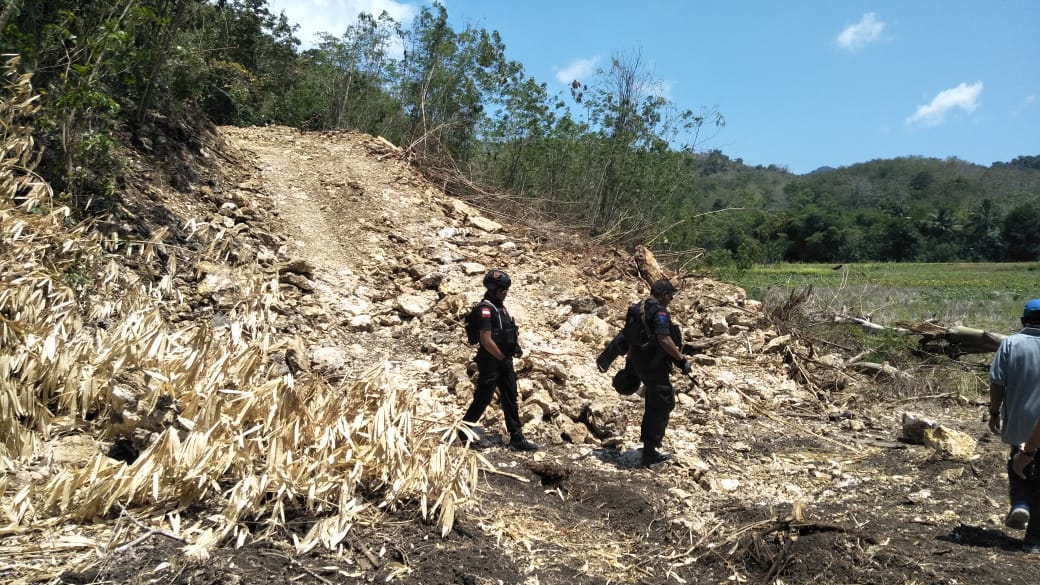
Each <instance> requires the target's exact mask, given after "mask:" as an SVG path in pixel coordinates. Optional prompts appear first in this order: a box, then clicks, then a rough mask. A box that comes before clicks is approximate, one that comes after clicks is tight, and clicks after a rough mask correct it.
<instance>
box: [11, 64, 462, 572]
mask: <svg viewBox="0 0 1040 585" xmlns="http://www.w3.org/2000/svg"><path fill="white" fill-rule="evenodd" d="M5 81H6V84H5V92H6V93H5V94H4V96H3V103H2V104H0V112H2V115H3V116H4V119H3V121H2V122H3V128H4V130H5V134H4V136H3V144H4V151H3V158H2V160H0V177H2V180H3V182H2V184H0V189H2V201H0V238H2V239H0V256H2V259H0V261H2V263H3V266H4V271H3V277H2V281H0V433H2V437H0V438H2V441H0V466H2V467H3V468H4V469H5V470H7V473H6V475H5V476H4V478H3V480H2V482H3V483H2V485H0V488H2V490H3V492H5V494H7V496H6V497H5V498H4V500H3V508H2V513H3V518H4V526H3V527H2V528H0V535H2V536H4V537H5V538H4V540H3V543H2V545H0V552H3V553H4V557H6V558H7V559H8V563H7V566H5V567H4V568H3V570H4V571H6V572H8V574H11V573H12V572H13V573H14V574H22V575H30V576H35V577H37V578H42V577H46V576H47V575H48V574H51V575H53V573H51V571H52V569H49V568H48V567H54V566H56V565H57V566H63V565H66V564H67V563H68V562H69V561H71V560H73V559H74V558H79V557H81V555H84V554H85V553H89V551H90V550H91V549H97V550H119V547H120V546H121V545H123V546H125V544H126V543H127V542H129V541H132V540H133V539H134V537H135V536H137V535H138V534H140V533H141V532H142V531H141V527H142V526H144V525H150V526H153V527H158V526H162V527H166V528H164V529H162V530H158V529H153V530H150V531H145V534H146V535H150V534H154V533H155V532H156V531H158V532H161V533H162V534H163V535H165V536H166V537H168V538H174V539H177V540H179V541H182V542H183V543H185V545H186V547H185V551H186V552H187V553H188V554H189V555H194V556H197V557H203V558H204V557H205V556H206V555H207V554H208V551H210V550H211V549H212V548H213V547H216V546H221V545H225V544H228V543H236V542H237V543H239V544H241V543H243V542H245V541H247V540H253V539H264V538H266V537H269V536H271V535H272V534H277V536H278V537H279V538H280V539H286V540H291V542H292V544H293V546H294V547H295V550H296V551H297V552H306V551H308V550H311V549H313V548H314V547H325V548H327V549H330V550H335V549H336V548H337V547H338V546H340V545H341V543H342V541H343V539H344V537H345V535H346V533H347V532H348V531H349V530H350V529H351V527H352V526H354V525H355V524H359V523H360V524H363V523H367V522H374V521H375V519H376V518H377V517H378V516H379V515H380V514H381V513H383V512H384V511H385V510H387V509H392V508H394V507H395V506H397V505H398V504H399V503H401V502H407V503H409V504H410V505H413V507H414V508H416V509H418V510H420V511H421V515H422V516H427V517H430V518H433V519H435V520H436V521H437V522H438V523H439V524H440V526H441V530H442V531H443V532H447V531H448V530H450V528H451V526H452V524H453V521H454V513H455V510H456V507H457V506H458V504H459V503H460V502H462V501H464V500H465V499H466V498H468V497H469V496H470V495H471V491H472V486H473V484H474V483H475V481H476V463H475V459H474V458H473V457H471V456H469V455H467V454H465V453H464V452H460V451H459V450H457V449H454V450H449V447H448V445H447V444H446V443H444V442H443V441H442V440H441V434H443V432H444V431H446V430H447V429H433V428H431V424H430V423H426V422H422V421H418V420H416V419H415V418H414V416H413V415H414V408H415V404H414V402H415V401H414V398H413V397H412V396H410V395H409V394H407V393H402V392H399V391H398V388H395V387H393V386H392V385H389V384H388V383H387V377H386V376H385V373H384V371H383V368H382V367H381V366H376V367H374V368H372V369H371V370H370V371H368V372H367V373H365V374H364V375H363V376H361V377H360V378H359V379H355V380H352V381H350V382H349V383H343V384H340V385H332V384H329V383H326V382H325V381H324V380H321V379H319V378H311V379H309V380H308V381H307V382H300V381H298V380H296V379H295V378H294V377H293V376H292V375H291V374H289V375H285V374H283V373H282V372H281V369H280V368H279V367H276V366H273V365H272V359H271V356H272V354H275V353H277V352H278V351H279V350H280V349H281V350H284V347H279V346H278V345H277V344H278V341H277V339H275V336H273V335H272V328H271V322H272V319H273V313H272V305H273V304H274V303H275V302H276V298H277V295H278V290H277V288H278V275H277V274H274V275H272V274H265V273H263V272H262V271H259V270H255V271H253V272H252V273H250V272H249V270H250V269H249V267H248V266H237V267H234V269H235V271H236V273H237V278H236V287H237V290H236V295H235V298H236V302H235V304H234V306H232V307H229V308H228V311H227V313H226V321H225V322H223V323H222V324H221V326H220V327H218V328H214V327H211V326H210V325H209V324H208V323H207V322H206V321H201V322H199V321H192V320H185V321H181V322H180V323H179V325H177V324H174V323H171V321H170V320H169V319H168V318H167V317H168V315H169V314H171V313H175V312H176V307H177V306H178V305H180V304H181V303H182V302H183V298H182V297H181V292H180V291H179V290H178V289H177V288H176V287H175V286H174V282H175V280H176V279H177V278H181V279H183V278H185V276H184V270H183V269H182V268H181V266H183V265H184V263H188V264H190V266H189V267H188V268H187V271H188V272H189V273H191V272H195V273H200V272H202V271H203V270H209V271H211V272H212V271H215V268H212V267H214V266H222V265H223V266H227V265H228V261H229V255H228V254H227V250H228V247H227V246H226V242H228V241H229V240H232V239H233V234H232V233H229V230H228V228H227V226H226V225H222V224H220V223H207V222H201V221H195V222H192V224H191V225H190V226H189V231H190V234H189V236H190V237H189V241H191V240H192V239H194V241H195V243H196V244H197V245H196V248H197V249H198V250H199V252H198V253H188V250H186V249H181V250H177V251H173V250H170V249H167V246H166V245H164V244H163V240H164V236H165V232H164V231H162V230H159V231H156V232H155V233H154V234H153V236H152V238H151V239H149V240H148V241H142V242H133V241H125V240H122V239H120V238H117V237H114V236H106V235H105V234H104V233H103V232H102V231H99V230H96V229H92V226H91V225H90V224H89V223H82V224H78V225H69V217H70V213H69V210H67V209H64V208H57V209H52V208H51V206H50V203H51V202H50V197H49V196H50V192H49V189H48V187H47V185H45V184H43V183H41V182H40V181H39V180H38V179H37V178H36V177H35V176H34V175H33V174H32V168H33V164H32V163H33V160H34V159H33V157H34V155H35V154H36V153H35V152H34V149H33V143H32V140H31V135H30V127H29V126H28V122H29V121H30V120H31V117H32V114H33V111H34V110H33V107H34V106H33V98H32V89H31V84H30V80H29V78H28V77H25V76H19V75H17V74H16V72H15V70H14V63H13V62H9V63H8V64H7V67H6V69H5ZM218 217H219V216H218ZM128 257H133V260H134V263H135V264H136V265H137V266H141V265H146V266H148V267H150V269H151V271H152V273H153V274H156V275H158V276H157V277H156V278H154V279H147V278H142V277H141V276H140V275H139V274H138V273H137V272H135V271H132V270H130V269H128V268H127V267H126V266H125V264H124V263H123V262H120V258H128ZM163 259H165V261H163ZM200 267H202V268H200ZM207 267H210V268H207ZM187 278H191V279H192V280H194V278H192V277H191V276H188V277H187ZM200 286H201V283H200ZM438 431H440V433H438ZM84 434H85V435H86V436H88V437H94V438H95V439H97V440H98V441H97V442H96V443H95V442H94V441H86V442H83V443H79V444H80V445H81V446H82V448H84V449H88V450H91V451H93V453H92V454H90V456H89V459H86V460H82V461H81V460H80V459H81V457H78V456H72V457H67V456H66V455H67V453H66V451H67V449H68V448H70V445H72V443H71V442H69V441H67V440H63V438H65V437H70V436H83V435H84ZM96 445H101V446H108V447H109V449H108V450H107V452H100V451H99V450H98V447H97V446H96ZM73 462H75V463H77V465H66V464H68V463H73ZM80 463H82V464H81V465H80ZM200 506H202V507H204V508H205V509H206V510H207V511H208V513H207V514H204V515H201V516H199V515H197V514H190V516H191V519H190V520H187V519H185V518H186V516H187V515H186V511H190V510H193V509H197V508H198V507H200ZM300 515H305V516H308V517H310V518H311V520H312V521H310V522H308V523H307V527H306V530H303V531H300V530H294V529H290V528H289V526H288V525H287V523H288V520H289V519H291V518H294V517H297V516H300ZM120 518H123V519H122V520H120ZM110 520H116V521H115V522H111V521H110ZM63 526H66V527H67V526H78V527H79V529H78V530H77V531H76V533H75V534H71V533H69V532H68V531H67V530H64V529H62V528H61V527H63ZM29 543H34V546H31V547H30V546H28V545H29ZM28 551H32V552H28ZM16 553H20V554H16ZM87 556H90V555H89V554H87ZM63 558H64V559H65V560H64V561H63V560H62V559H63ZM12 559H13V560H12Z"/></svg>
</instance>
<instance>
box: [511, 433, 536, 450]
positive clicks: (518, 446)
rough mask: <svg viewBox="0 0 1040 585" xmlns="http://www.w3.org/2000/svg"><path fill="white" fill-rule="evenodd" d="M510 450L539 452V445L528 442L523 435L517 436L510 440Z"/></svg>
mask: <svg viewBox="0 0 1040 585" xmlns="http://www.w3.org/2000/svg"><path fill="white" fill-rule="evenodd" d="M509 450H510V451H537V450H538V445H536V444H534V443H532V442H531V441H528V440H527V439H525V438H524V437H523V435H520V436H515V437H513V438H511V439H509Z"/></svg>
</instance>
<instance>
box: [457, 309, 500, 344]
mask: <svg viewBox="0 0 1040 585" xmlns="http://www.w3.org/2000/svg"><path fill="white" fill-rule="evenodd" d="M481 305H484V306H486V307H490V308H491V312H492V313H494V314H495V316H496V317H497V318H498V328H499V329H501V328H502V315H501V314H500V313H499V312H498V309H497V308H495V305H493V304H492V303H491V302H490V301H488V300H486V299H485V300H483V301H480V302H479V303H477V304H476V305H474V306H473V308H472V309H470V312H469V313H467V314H466V318H465V319H464V320H463V324H464V325H465V327H466V343H468V344H470V345H476V344H478V343H480V329H478V327H479V326H480V323H479V321H480V320H479V319H478V318H477V309H479V308H480V306H481Z"/></svg>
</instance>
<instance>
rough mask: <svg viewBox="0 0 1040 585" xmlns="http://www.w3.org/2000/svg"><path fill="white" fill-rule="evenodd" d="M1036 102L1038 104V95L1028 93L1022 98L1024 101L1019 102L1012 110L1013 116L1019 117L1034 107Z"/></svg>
mask: <svg viewBox="0 0 1040 585" xmlns="http://www.w3.org/2000/svg"><path fill="white" fill-rule="evenodd" d="M1034 104H1036V96H1035V95H1027V96H1026V97H1025V98H1023V99H1022V103H1020V104H1018V107H1016V108H1015V109H1013V110H1011V117H1017V116H1019V115H1021V114H1022V113H1023V112H1025V111H1026V110H1028V109H1029V108H1031V107H1033V105H1034Z"/></svg>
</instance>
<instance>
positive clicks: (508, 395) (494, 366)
mask: <svg viewBox="0 0 1040 585" xmlns="http://www.w3.org/2000/svg"><path fill="white" fill-rule="evenodd" d="M510 284H511V281H510V279H509V275H507V274H506V273H505V272H502V271H501V270H492V271H491V272H488V273H487V275H486V276H485V277H484V288H486V289H487V292H486V293H484V300H483V301H481V302H480V303H479V304H478V305H476V306H475V307H473V311H474V314H473V315H472V318H473V319H475V320H476V322H477V324H478V329H479V331H480V344H479V347H478V348H477V356H476V362H477V385H476V388H475V389H474V392H473V402H472V403H471V404H470V405H469V408H468V409H467V410H466V415H465V416H464V417H463V418H462V420H463V421H465V422H467V423H470V424H471V425H473V424H475V423H476V422H477V421H478V420H480V417H481V415H483V414H484V409H486V408H487V407H488V405H489V404H491V399H492V398H493V397H494V395H495V388H498V390H499V392H498V400H499V402H501V403H502V414H503V415H504V416H505V420H506V429H507V430H508V431H509V448H510V449H512V450H514V451H537V450H538V445H536V444H534V443H532V442H531V441H529V440H527V439H526V438H524V431H523V424H522V423H521V422H520V412H519V407H518V405H517V391H516V372H515V371H514V370H513V357H514V356H515V357H520V356H521V355H523V350H522V349H521V348H520V343H519V338H518V336H517V328H516V322H515V321H514V320H513V317H512V316H510V315H509V311H507V310H506V307H505V300H506V294H508V292H509V285H510Z"/></svg>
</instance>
